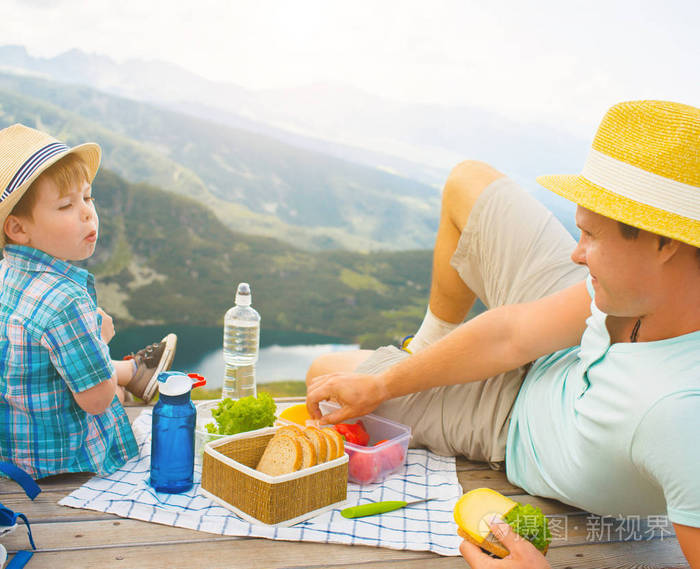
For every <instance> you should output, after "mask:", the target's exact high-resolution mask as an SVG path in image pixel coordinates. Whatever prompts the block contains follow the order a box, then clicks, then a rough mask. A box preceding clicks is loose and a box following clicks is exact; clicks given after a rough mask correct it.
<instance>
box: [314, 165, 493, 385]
mask: <svg viewBox="0 0 700 569" xmlns="http://www.w3.org/2000/svg"><path fill="white" fill-rule="evenodd" d="M503 176H504V175H503V174H501V173H500V172H498V171H497V170H495V169H494V168H492V167H491V166H489V165H488V164H485V163H483V162H476V161H469V160H468V161H465V162H461V163H460V164H458V165H457V166H455V167H454V168H453V170H452V172H450V175H449V176H448V178H447V181H446V182H445V187H444V190H443V193H442V204H441V210H440V223H439V225H438V232H437V237H436V240H435V248H434V250H433V272H432V278H431V283H430V297H429V303H428V306H429V309H430V312H432V314H433V315H434V316H435V317H437V318H439V319H440V320H442V321H444V322H447V323H453V324H456V325H457V324H460V323H461V322H462V321H463V320H464V318H465V317H466V315H467V313H468V312H469V309H470V308H471V307H472V305H473V304H474V301H475V300H476V295H475V294H474V293H473V292H472V291H471V290H470V289H469V287H467V285H466V284H465V283H464V281H463V280H462V279H461V278H460V276H459V274H458V273H457V271H456V270H455V269H454V268H453V267H452V265H450V259H451V258H452V255H453V254H454V252H455V250H456V249H457V244H458V243H459V238H460V236H461V235H462V230H463V229H464V227H465V225H466V224H467V220H468V219H469V214H470V213H471V211H472V208H473V207H474V204H475V203H476V200H477V198H478V197H479V195H480V194H481V192H482V191H484V190H485V189H486V187H487V186H489V185H490V184H491V183H492V182H494V181H495V180H497V179H499V178H502V177H503ZM409 347H410V346H409ZM371 353H372V350H358V351H357V352H340V353H334V354H324V355H322V356H319V357H318V358H316V359H315V360H314V362H313V363H312V364H311V366H310V367H309V371H308V372H307V374H306V384H307V385H309V383H310V382H311V380H312V379H313V378H314V377H317V376H319V375H325V374H327V373H334V372H338V371H351V370H353V369H355V368H356V367H357V366H358V365H359V364H360V363H361V362H363V361H364V360H365V359H366V358H367V357H369V355H370V354H371Z"/></svg>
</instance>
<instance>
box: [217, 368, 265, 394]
mask: <svg viewBox="0 0 700 569" xmlns="http://www.w3.org/2000/svg"><path fill="white" fill-rule="evenodd" d="M248 395H252V396H253V397H257V395H258V390H257V386H256V384H255V364H252V365H249V366H234V365H231V364H227V363H224V382H223V386H222V388H221V398H222V399H226V398H227V397H230V398H231V399H241V398H242V397H247V396H248Z"/></svg>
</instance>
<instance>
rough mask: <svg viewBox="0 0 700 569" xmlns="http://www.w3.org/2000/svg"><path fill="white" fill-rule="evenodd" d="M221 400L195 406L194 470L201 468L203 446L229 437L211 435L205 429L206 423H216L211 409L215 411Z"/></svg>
mask: <svg viewBox="0 0 700 569" xmlns="http://www.w3.org/2000/svg"><path fill="white" fill-rule="evenodd" d="M220 401H221V399H214V400H211V401H204V402H202V403H198V404H197V421H196V423H195V429H194V464H195V467H196V468H201V466H202V455H203V454H204V445H205V444H207V443H208V442H209V441H218V440H219V439H223V438H224V437H227V436H229V435H213V434H211V433H210V432H209V431H207V429H206V426H205V425H206V424H207V423H214V424H215V425H216V421H215V420H214V417H213V416H212V414H211V412H212V409H216V406H217V405H218V404H219V402H220Z"/></svg>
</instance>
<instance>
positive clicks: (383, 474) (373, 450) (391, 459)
mask: <svg viewBox="0 0 700 569" xmlns="http://www.w3.org/2000/svg"><path fill="white" fill-rule="evenodd" d="M319 407H320V409H321V413H323V414H324V415H326V414H328V413H330V412H331V411H333V410H334V409H337V408H338V406H337V405H336V404H335V403H331V402H329V401H322V402H321V403H320V404H319ZM358 420H361V421H362V424H363V426H364V428H365V430H366V431H367V433H368V434H369V444H368V445H367V446H361V445H356V444H353V443H348V442H346V443H345V452H346V453H347V455H348V458H349V462H348V480H349V481H350V482H355V483H357V484H373V483H375V482H381V481H382V480H384V479H385V478H387V477H388V476H390V475H391V474H393V473H394V472H396V471H397V470H398V469H399V468H401V467H402V466H403V465H404V463H405V462H406V452H407V450H408V443H409V441H410V440H411V427H409V426H407V425H402V424H401V423H397V422H396V421H391V420H389V419H385V418H384V417H380V416H378V415H373V414H371V413H370V414H369V415H365V416H364V417H360V418H355V419H348V420H346V421H343V422H344V423H357V421H358ZM329 428H332V427H329ZM381 441H384V442H381ZM380 442H381V444H378V443H380Z"/></svg>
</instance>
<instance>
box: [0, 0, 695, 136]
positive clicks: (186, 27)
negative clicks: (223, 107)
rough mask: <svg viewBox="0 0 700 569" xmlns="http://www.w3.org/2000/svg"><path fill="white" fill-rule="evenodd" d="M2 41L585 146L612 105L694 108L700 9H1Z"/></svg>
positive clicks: (44, 0) (667, 5)
mask: <svg viewBox="0 0 700 569" xmlns="http://www.w3.org/2000/svg"><path fill="white" fill-rule="evenodd" d="M2 4H3V5H4V9H3V17H2V18H0V43H2V44H21V45H25V46H26V47H27V48H28V49H29V51H30V53H31V54H32V55H36V56H46V57H48V56H53V55H56V54H58V53H61V52H63V51H66V50H68V49H71V48H79V49H82V50H84V51H87V52H91V53H99V54H104V55H108V56H110V57H112V58H113V59H115V60H117V61H124V60H125V59H128V58H140V59H160V60H164V61H169V62H173V63H177V64H179V65H181V66H183V67H185V68H186V69H188V70H190V71H194V72H196V73H198V74H200V75H203V76H205V77H207V78H210V79H216V80H221V81H227V82H233V83H236V84H239V85H242V86H245V87H250V88H269V87H287V86H296V85H304V84H308V83H313V82H328V81H332V82H338V81H339V82H344V83H347V84H350V85H353V86H356V87H359V88H361V89H363V90H365V91H368V92H371V93H374V94H378V95H383V96H386V97H388V98H393V99H399V100H405V101H418V102H432V103H444V104H451V105H453V104H467V105H480V106H486V107H488V108H490V109H492V110H497V111H500V112H502V113H503V114H506V115H508V116H518V115H520V116H522V117H524V118H527V119H537V120H547V121H548V122H550V123H555V124H556V123H560V124H566V125H570V128H571V129H572V130H576V131H580V132H581V134H583V135H585V136H586V137H589V136H590V132H591V125H596V124H597V123H598V121H599V119H600V117H601V116H602V114H603V113H604V111H605V109H606V108H607V107H609V106H610V105H611V104H613V103H615V102H618V101H620V100H625V99H636V98H663V99H670V100H676V101H680V102H684V103H688V104H692V105H695V106H700V72H699V70H700V39H699V38H700V33H698V22H700V2H698V1H697V0H663V1H662V0H655V1H650V0H635V1H634V2H632V1H630V2H628V1H616V0H585V1H579V0H529V1H527V2H523V1H522V0H511V1H500V2H499V1H497V0H493V1H491V0H476V1H474V0H462V1H440V0H421V1H413V0H400V1H394V0H352V1H351V2H348V1H347V0H345V1H342V2H341V1H334V0H289V1H283V0H277V1H274V0H196V1H193V0H188V1H182V0H167V1H161V0H119V1H115V0H9V1H8V0H3V1H2Z"/></svg>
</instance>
